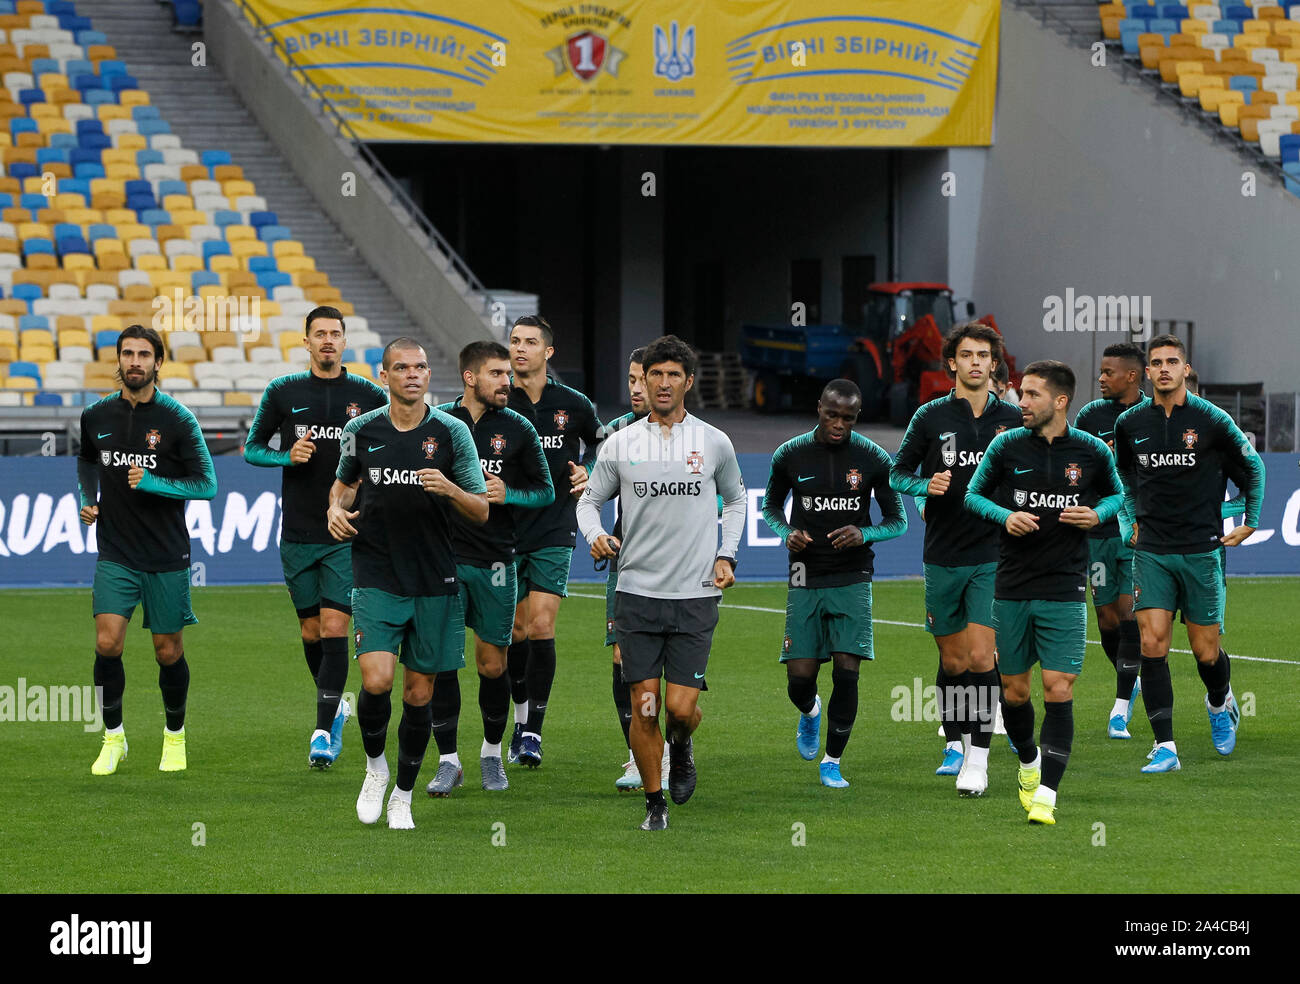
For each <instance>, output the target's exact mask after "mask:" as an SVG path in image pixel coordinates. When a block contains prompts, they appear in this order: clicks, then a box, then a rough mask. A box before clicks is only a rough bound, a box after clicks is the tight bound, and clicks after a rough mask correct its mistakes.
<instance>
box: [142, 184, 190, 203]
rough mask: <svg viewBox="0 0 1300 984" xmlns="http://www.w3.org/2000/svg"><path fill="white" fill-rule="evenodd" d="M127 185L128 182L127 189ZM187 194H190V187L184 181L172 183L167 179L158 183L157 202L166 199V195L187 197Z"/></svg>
mask: <svg viewBox="0 0 1300 984" xmlns="http://www.w3.org/2000/svg"><path fill="white" fill-rule="evenodd" d="M144 184H146V185H147V184H149V182H148V181H146V182H144ZM129 185H130V182H128V187H129ZM189 193H190V186H189V185H188V184H186V183H185V182H184V181H172V180H170V179H169V180H165V181H159V182H158V198H159V200H161V199H163V198H166V197H167V196H168V195H188V194H189Z"/></svg>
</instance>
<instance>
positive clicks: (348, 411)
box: [244, 306, 388, 769]
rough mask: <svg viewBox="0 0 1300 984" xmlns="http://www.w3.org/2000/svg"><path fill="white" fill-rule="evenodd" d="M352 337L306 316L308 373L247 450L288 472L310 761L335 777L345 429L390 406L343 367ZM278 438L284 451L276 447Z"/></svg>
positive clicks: (253, 430)
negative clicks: (332, 516) (337, 504)
mask: <svg viewBox="0 0 1300 984" xmlns="http://www.w3.org/2000/svg"><path fill="white" fill-rule="evenodd" d="M346 333H347V325H346V324H345V323H344V321H343V314H342V313H341V312H340V311H339V310H338V308H333V307H328V306H321V307H316V308H313V309H312V310H311V311H310V312H308V314H307V318H306V321H305V322H304V326H303V346H304V347H305V348H306V349H307V356H308V361H309V365H308V368H307V370H306V371H304V372H295V373H290V374H289V375H287V376H280V377H278V378H277V379H273V380H272V381H271V383H270V384H269V385H268V386H267V387H266V392H264V393H263V394H262V402H261V403H259V404H258V407H257V413H255V414H254V415H253V422H252V423H251V424H250V425H249V428H248V438H247V440H246V441H245V442H244V460H245V461H247V462H248V463H249V464H250V465H258V466H261V467H263V468H281V469H283V471H282V472H281V477H280V501H281V516H282V519H281V528H282V532H281V535H280V567H281V570H283V572H284V582H285V584H286V586H287V587H288V589H289V600H290V601H292V602H293V607H294V610H295V611H296V612H297V614H298V631H299V635H300V636H301V638H302V649H303V653H304V655H305V656H306V657H307V669H308V670H309V671H310V672H311V677H312V682H313V683H314V684H315V685H316V727H315V730H314V731H312V734H311V738H309V739H308V751H307V762H308V764H309V765H310V766H312V767H313V768H317V769H326V768H329V767H330V766H331V765H333V764H334V761H335V760H336V759H337V758H338V757H339V754H340V753H341V752H342V751H343V727H344V725H345V723H346V722H347V719H348V717H349V716H350V715H351V713H352V708H351V707H350V706H348V703H347V701H345V700H343V689H344V687H345V685H346V684H347V679H348V620H349V619H350V618H351V617H352V545H351V544H350V543H339V542H338V541H336V540H335V539H334V538H333V537H332V536H330V532H329V530H328V529H327V528H326V525H325V516H326V513H327V512H328V510H329V490H330V486H331V485H332V484H333V482H334V472H335V470H336V469H337V468H338V464H339V441H340V439H341V437H342V436H343V428H344V426H345V425H346V424H347V422H348V421H349V420H353V419H354V418H356V417H359V416H360V415H361V414H363V413H369V412H370V411H371V410H374V409H376V408H378V407H382V406H383V405H384V404H385V403H387V402H388V396H387V394H385V393H384V391H383V390H382V389H380V388H379V387H378V386H376V385H375V384H374V383H372V382H371V381H370V380H368V379H364V378H362V377H360V376H354V375H352V374H351V373H349V372H348V371H347V369H346V368H344V366H343V350H344V348H346V347H347V335H346ZM276 434H279V437H280V448H279V450H278V451H277V450H273V449H272V448H271V445H270V441H271V438H272V437H273V436H274V435H276Z"/></svg>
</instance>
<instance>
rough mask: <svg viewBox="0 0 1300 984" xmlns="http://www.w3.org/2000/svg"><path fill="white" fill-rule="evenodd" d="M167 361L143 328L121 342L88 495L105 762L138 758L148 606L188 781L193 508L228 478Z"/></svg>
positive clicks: (89, 426) (105, 765)
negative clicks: (170, 381) (132, 730)
mask: <svg viewBox="0 0 1300 984" xmlns="http://www.w3.org/2000/svg"><path fill="white" fill-rule="evenodd" d="M163 360H164V348H163V342H162V337H161V336H160V335H159V334H158V332H157V331H155V330H154V329H153V328H145V327H143V326H142V325H131V326H129V327H128V328H126V329H124V330H123V331H122V333H121V334H120V335H118V337H117V375H118V378H119V379H120V380H121V382H122V388H121V390H120V391H119V392H117V393H113V394H110V395H109V396H106V397H104V398H103V399H102V400H99V401H97V402H95V403H92V404H91V405H90V406H88V407H86V409H85V410H83V411H82V412H81V453H80V455H78V457H77V489H78V496H79V499H80V502H81V521H82V522H83V523H85V524H86V525H87V526H89V525H90V524H92V523H96V522H98V524H99V526H98V530H99V532H98V537H97V540H98V546H99V558H98V560H97V561H96V563H95V584H94V588H93V589H92V599H91V601H92V611H93V614H94V617H95V669H94V679H95V686H96V687H97V688H102V689H101V690H100V698H99V699H100V710H101V713H102V715H103V718H104V742H103V745H102V747H101V748H100V750H99V755H98V757H96V759H95V762H94V764H93V765H92V766H91V767H90V771H91V773H92V774H94V775H97V776H106V775H112V774H113V773H114V772H116V771H117V767H118V765H119V764H120V763H121V761H122V760H123V759H124V758H126V754H127V743H126V733H125V731H124V730H123V728H122V692H123V691H124V690H125V689H126V672H125V670H124V669H123V667H122V649H123V646H124V645H125V643H126V628H127V625H129V624H130V621H131V616H132V614H134V612H135V608H136V605H139V604H142V603H143V605H144V627H145V628H146V629H149V630H150V631H151V632H152V633H153V649H154V658H155V659H156V660H157V662H158V688H159V689H160V690H161V691H162V700H163V713H164V715H165V717H166V726H165V728H164V730H163V749H162V760H161V762H160V763H159V765H158V768H159V770H160V771H162V772H181V771H183V770H184V769H185V767H186V758H185V704H186V700H187V697H188V694H189V686H190V668H189V664H188V663H186V661H185V643H184V639H183V637H182V633H183V630H184V628H185V626H187V625H193V624H194V623H195V622H197V621H198V619H197V618H195V617H194V612H193V610H192V609H191V607H190V534H189V530H188V529H187V528H186V525H185V503H186V501H187V500H189V499H211V498H213V497H214V496H215V495H216V494H217V475H216V471H215V470H214V469H213V467H212V457H211V456H210V455H209V454H208V446H207V443H206V442H205V441H204V439H203V432H202V431H201V430H200V429H199V423H198V421H197V420H195V419H194V414H193V413H191V412H190V411H189V410H188V409H187V408H186V407H184V406H182V405H181V404H180V403H178V402H177V401H176V400H173V399H172V398H171V397H170V396H168V395H167V394H166V393H164V392H162V390H160V389H158V387H157V379H158V369H159V368H160V367H161V366H162V364H163Z"/></svg>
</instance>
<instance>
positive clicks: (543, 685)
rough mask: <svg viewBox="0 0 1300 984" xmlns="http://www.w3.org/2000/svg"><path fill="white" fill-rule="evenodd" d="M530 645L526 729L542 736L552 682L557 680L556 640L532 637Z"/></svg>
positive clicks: (530, 732)
mask: <svg viewBox="0 0 1300 984" xmlns="http://www.w3.org/2000/svg"><path fill="white" fill-rule="evenodd" d="M529 645H530V647H531V649H530V651H529V653H528V723H527V724H525V725H524V731H526V732H528V733H529V734H533V735H536V736H537V737H538V738H540V737H541V736H542V723H543V722H544V721H545V720H546V702H547V701H548V700H550V698H551V684H552V683H554V682H555V640H554V639H530V640H529Z"/></svg>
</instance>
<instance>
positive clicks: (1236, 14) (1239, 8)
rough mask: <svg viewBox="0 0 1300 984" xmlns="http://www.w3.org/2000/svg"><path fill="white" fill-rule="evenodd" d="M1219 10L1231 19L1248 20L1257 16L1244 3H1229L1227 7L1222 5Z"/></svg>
mask: <svg viewBox="0 0 1300 984" xmlns="http://www.w3.org/2000/svg"><path fill="white" fill-rule="evenodd" d="M1219 10H1220V11H1221V12H1222V13H1223V16H1224V17H1226V18H1228V19H1229V20H1235V21H1248V20H1251V19H1253V18H1254V16H1255V13H1254V11H1252V10H1251V9H1250V8H1249V7H1247V6H1246V5H1245V4H1244V3H1233V4H1228V5H1227V6H1226V7H1225V6H1220V7H1219Z"/></svg>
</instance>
